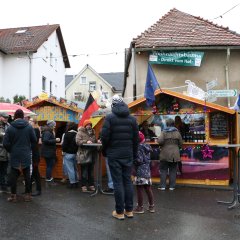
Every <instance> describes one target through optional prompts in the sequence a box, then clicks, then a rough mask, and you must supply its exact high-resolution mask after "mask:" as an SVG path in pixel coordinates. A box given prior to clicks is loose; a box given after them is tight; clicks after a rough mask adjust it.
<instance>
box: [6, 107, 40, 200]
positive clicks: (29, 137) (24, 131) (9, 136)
mask: <svg viewBox="0 0 240 240" xmlns="http://www.w3.org/2000/svg"><path fill="white" fill-rule="evenodd" d="M23 118H24V113H23V111H22V110H21V109H18V110H16V112H15V114H14V121H13V122H12V123H11V125H10V126H9V127H8V129H7V131H6V134H5V137H4V139H3V146H4V147H5V148H6V150H7V151H8V152H9V153H10V166H11V172H10V179H9V183H10V186H11V196H10V197H9V198H8V201H10V202H16V201H17V195H16V193H17V179H18V177H19V176H20V173H21V170H22V172H23V175H24V181H25V196H24V200H25V201H26V202H27V201H31V199H32V198H31V186H30V185H31V179H30V165H31V154H32V149H31V145H33V144H36V143H37V138H36V135H35V133H34V130H33V128H32V126H31V125H30V124H29V123H28V122H27V121H26V120H24V119H23Z"/></svg>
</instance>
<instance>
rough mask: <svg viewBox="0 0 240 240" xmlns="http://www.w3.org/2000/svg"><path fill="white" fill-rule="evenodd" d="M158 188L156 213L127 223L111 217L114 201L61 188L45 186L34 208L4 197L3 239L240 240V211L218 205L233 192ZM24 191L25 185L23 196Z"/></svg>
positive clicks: (0, 214) (0, 208) (0, 211)
mask: <svg viewBox="0 0 240 240" xmlns="http://www.w3.org/2000/svg"><path fill="white" fill-rule="evenodd" d="M43 185H45V183H44V182H43ZM153 189H154V196H155V205H156V213H154V214H152V213H148V212H147V211H146V212H145V213H144V214H141V215H135V216H134V218H133V219H125V220H124V221H119V220H116V219H114V218H112V217H111V212H112V210H113V208H114V199H113V196H107V195H102V194H98V195H97V196H95V197H89V194H87V193H81V192H80V189H67V188H66V185H62V184H60V183H59V184H58V185H57V186H51V187H45V186H44V189H43V194H42V196H41V197H35V198H34V200H33V201H32V202H30V203H26V202H23V201H20V202H17V203H8V202H7V201H6V198H7V196H8V195H7V194H4V193H0V239H1V240H5V239H23V240H25V239H51V240H53V239H64V240H65V239H71V240H75V239H91V240H95V239H99V240H101V239H104V240H105V239H126V240H128V239H129V240H130V239H161V240H188V239H189V240H205V239H206V240H228V239H229V240H238V239H240V209H233V210H227V208H226V206H223V205H219V204H217V202H216V201H217V200H231V198H232V192H231V191H229V190H215V189H204V188H193V187H179V188H177V189H176V190H175V191H168V190H166V191H159V190H157V186H154V187H153ZM22 190H23V186H22V184H21V183H19V188H18V192H21V191H22ZM146 206H147V205H146Z"/></svg>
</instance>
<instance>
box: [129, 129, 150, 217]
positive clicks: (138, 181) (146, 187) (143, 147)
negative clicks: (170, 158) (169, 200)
mask: <svg viewBox="0 0 240 240" xmlns="http://www.w3.org/2000/svg"><path fill="white" fill-rule="evenodd" d="M139 141H140V144H139V147H138V154H137V158H136V159H135V161H134V166H135V171H136V176H135V178H134V181H133V184H135V185H136V188H137V206H136V208H135V209H134V210H133V212H134V213H144V207H143V192H144V191H145V192H146V195H147V197H148V203H149V206H148V211H149V212H151V213H154V212H155V210H154V199H153V192H152V188H151V185H152V180H151V170H150V164H151V152H152V151H153V150H152V148H151V146H150V145H149V144H147V143H145V137H144V134H143V133H142V132H140V131H139Z"/></svg>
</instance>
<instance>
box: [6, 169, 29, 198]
mask: <svg viewBox="0 0 240 240" xmlns="http://www.w3.org/2000/svg"><path fill="white" fill-rule="evenodd" d="M22 172H23V176H24V181H25V193H30V192H31V179H30V167H26V168H24V169H22ZM20 174H21V172H20V171H19V170H18V169H16V168H11V172H10V179H9V183H10V186H11V193H12V194H16V193H17V179H18V177H19V176H20Z"/></svg>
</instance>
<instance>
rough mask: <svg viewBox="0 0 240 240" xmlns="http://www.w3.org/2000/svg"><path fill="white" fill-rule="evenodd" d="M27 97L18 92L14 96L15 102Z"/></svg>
mask: <svg viewBox="0 0 240 240" xmlns="http://www.w3.org/2000/svg"><path fill="white" fill-rule="evenodd" d="M25 99H26V97H25V96H24V95H19V96H18V94H16V95H15V96H14V97H13V103H18V102H21V101H22V100H25Z"/></svg>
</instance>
